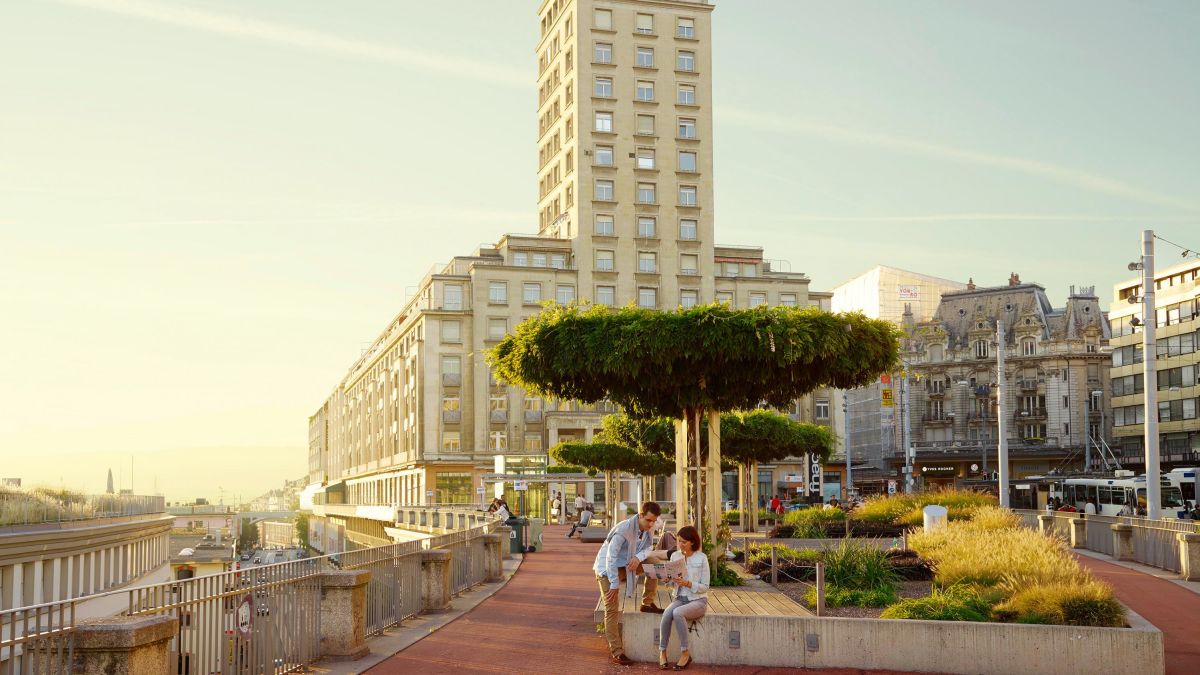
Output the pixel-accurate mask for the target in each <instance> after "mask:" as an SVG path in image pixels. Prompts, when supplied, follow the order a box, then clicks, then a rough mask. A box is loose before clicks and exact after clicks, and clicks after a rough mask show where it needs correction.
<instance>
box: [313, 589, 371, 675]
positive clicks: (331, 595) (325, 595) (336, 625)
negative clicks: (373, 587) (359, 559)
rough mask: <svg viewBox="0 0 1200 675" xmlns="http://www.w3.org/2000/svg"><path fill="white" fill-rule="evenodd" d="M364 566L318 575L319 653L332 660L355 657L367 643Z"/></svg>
mask: <svg viewBox="0 0 1200 675" xmlns="http://www.w3.org/2000/svg"><path fill="white" fill-rule="evenodd" d="M370 580H371V573H370V572H368V571H366V570H344V571H343V570H338V571H330V572H325V573H323V574H322V575H321V655H322V656H324V657H325V658H327V659H330V660H332V661H354V660H355V659H361V658H362V657H364V656H366V655H367V654H369V653H370V652H371V650H370V648H368V647H367V582H369V581H370Z"/></svg>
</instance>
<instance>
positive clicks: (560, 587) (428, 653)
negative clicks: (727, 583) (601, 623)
mask: <svg viewBox="0 0 1200 675" xmlns="http://www.w3.org/2000/svg"><path fill="white" fill-rule="evenodd" d="M565 534H566V529H565V528H562V527H556V526H549V527H547V528H546V534H545V544H546V546H545V550H544V551H538V552H537V553H533V554H530V555H528V556H527V557H526V558H525V561H524V562H523V563H522V564H521V568H520V570H519V571H518V572H517V574H516V575H515V576H514V577H513V578H512V580H511V581H509V582H508V584H507V585H505V587H504V588H502V589H501V590H499V591H498V592H497V593H496V594H495V595H493V596H492V597H490V598H488V599H487V600H484V601H483V602H482V603H480V605H479V606H478V607H476V608H475V609H473V610H471V611H470V612H467V613H466V614H464V615H463V616H462V617H460V618H458V619H457V620H455V621H453V622H451V623H450V624H447V625H446V626H444V627H442V628H441V629H439V630H437V631H436V632H434V633H433V634H432V635H430V636H429V637H427V638H425V639H423V640H421V641H420V642H418V643H416V644H414V645H412V646H411V647H409V648H408V649H405V650H404V651H402V652H400V653H399V654H397V655H395V656H393V657H392V658H391V659H389V660H387V661H384V662H383V663H381V664H379V665H378V666H375V667H374V668H372V669H371V670H370V671H369V672H370V673H371V675H388V674H391V673H396V674H399V673H405V674H409V673H422V674H424V673H456V674H462V673H506V674H508V673H548V674H549V673H553V674H554V675H561V674H562V673H651V672H654V673H659V672H662V671H660V670H659V669H658V664H657V663H639V664H636V665H634V666H629V667H622V666H617V665H615V664H613V663H612V662H611V661H610V660H609V658H608V648H607V646H606V644H605V642H604V637H603V636H602V635H601V634H599V633H597V632H596V625H595V622H594V621H593V619H592V611H593V609H594V608H595V606H596V601H597V600H598V599H599V597H600V591H599V589H598V588H597V586H596V583H595V581H594V579H593V576H592V574H591V572H590V568H591V564H592V560H593V558H594V557H595V555H596V551H597V550H598V549H599V548H600V545H599V544H582V543H580V542H579V540H578V539H574V540H568V539H567V538H566V537H565V536H564V535H565ZM688 672H694V673H729V674H742V673H744V674H746V675H749V674H750V673H756V674H760V675H768V674H771V673H795V672H806V673H817V672H820V673H830V674H836V675H860V674H861V675H866V674H867V673H870V674H871V675H882V674H884V673H885V671H879V670H872V671H863V670H855V669H838V670H822V671H816V670H805V671H798V670H797V669H794V668H758V667H749V666H747V667H737V668H733V667H728V666H726V667H720V668H712V667H705V666H704V665H703V664H700V663H694V664H692V666H691V667H690V668H688Z"/></svg>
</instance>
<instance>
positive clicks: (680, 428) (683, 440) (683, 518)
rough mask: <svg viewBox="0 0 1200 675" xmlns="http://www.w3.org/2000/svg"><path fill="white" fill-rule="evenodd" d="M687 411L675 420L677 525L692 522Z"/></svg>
mask: <svg viewBox="0 0 1200 675" xmlns="http://www.w3.org/2000/svg"><path fill="white" fill-rule="evenodd" d="M687 416H688V414H687V411H684V414H683V418H682V419H677V420H675V527H676V528H680V527H683V526H684V525H687V524H688V523H689V522H691V519H689V518H688V470H687V468H688V443H687V427H688V423H687Z"/></svg>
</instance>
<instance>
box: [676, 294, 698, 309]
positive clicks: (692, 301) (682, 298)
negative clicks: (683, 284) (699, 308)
mask: <svg viewBox="0 0 1200 675" xmlns="http://www.w3.org/2000/svg"><path fill="white" fill-rule="evenodd" d="M699 301H700V294H699V293H698V292H697V291H695V290H682V291H680V292H679V306H680V307H682V308H684V309H691V308H693V307H695V306H696V304H697V303H698V302H699Z"/></svg>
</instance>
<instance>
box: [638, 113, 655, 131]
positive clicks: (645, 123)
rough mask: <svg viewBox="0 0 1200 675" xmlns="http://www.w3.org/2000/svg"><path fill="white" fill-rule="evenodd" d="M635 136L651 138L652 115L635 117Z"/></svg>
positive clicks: (652, 128) (652, 127)
mask: <svg viewBox="0 0 1200 675" xmlns="http://www.w3.org/2000/svg"><path fill="white" fill-rule="evenodd" d="M637 135H639V136H653V135H654V115H638V116H637Z"/></svg>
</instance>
